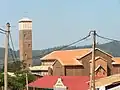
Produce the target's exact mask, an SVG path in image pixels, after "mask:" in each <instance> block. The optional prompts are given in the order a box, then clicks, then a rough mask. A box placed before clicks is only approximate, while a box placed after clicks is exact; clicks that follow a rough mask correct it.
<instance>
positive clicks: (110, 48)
mask: <svg viewBox="0 0 120 90" xmlns="http://www.w3.org/2000/svg"><path fill="white" fill-rule="evenodd" d="M62 47H65V46H58V47H53V48H48V49H43V50H33V51H32V53H33V65H39V64H40V60H39V58H40V57H43V56H44V55H46V54H48V53H50V52H52V51H55V50H61V48H62ZM97 47H98V48H100V49H102V50H104V51H106V52H108V53H110V54H112V55H113V56H117V57H119V56H120V42H115V41H114V42H109V43H105V44H100V45H97ZM80 48H91V45H87V46H71V47H67V48H65V49H80ZM9 51H10V50H9ZM15 53H16V55H17V57H19V51H15ZM9 56H10V57H11V54H9ZM3 60H4V48H0V64H3ZM11 60H12V59H9V61H11Z"/></svg>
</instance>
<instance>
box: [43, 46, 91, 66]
mask: <svg viewBox="0 0 120 90" xmlns="http://www.w3.org/2000/svg"><path fill="white" fill-rule="evenodd" d="M90 50H91V49H89V48H86V49H74V50H61V51H53V52H52V53H50V54H48V55H46V56H44V57H43V58H41V60H53V59H55V60H58V61H60V62H61V64H63V65H82V64H81V63H80V62H79V61H78V60H77V57H78V56H83V55H85V54H87V53H88V52H90Z"/></svg>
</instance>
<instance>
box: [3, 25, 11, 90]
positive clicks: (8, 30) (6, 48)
mask: <svg viewBox="0 0 120 90" xmlns="http://www.w3.org/2000/svg"><path fill="white" fill-rule="evenodd" d="M9 33H10V23H7V24H6V35H5V58H4V90H8V87H7V86H8V85H7V65H8V43H9Z"/></svg>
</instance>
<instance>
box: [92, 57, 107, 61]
mask: <svg viewBox="0 0 120 90" xmlns="http://www.w3.org/2000/svg"><path fill="white" fill-rule="evenodd" d="M99 59H102V60H104V61H105V62H107V60H106V59H104V58H103V57H100V56H97V57H95V61H96V60H99ZM91 61H92V60H90V62H91Z"/></svg>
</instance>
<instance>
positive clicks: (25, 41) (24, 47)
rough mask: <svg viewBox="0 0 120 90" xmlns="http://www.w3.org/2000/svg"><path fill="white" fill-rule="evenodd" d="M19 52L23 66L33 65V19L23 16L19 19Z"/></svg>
mask: <svg viewBox="0 0 120 90" xmlns="http://www.w3.org/2000/svg"><path fill="white" fill-rule="evenodd" d="M19 53H20V60H21V61H22V62H23V68H24V69H26V68H28V67H30V66H31V65H32V20H31V19H28V18H23V19H21V20H19Z"/></svg>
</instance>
